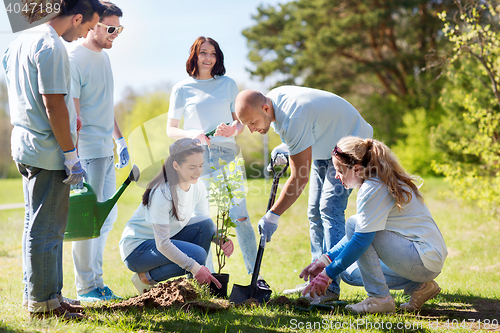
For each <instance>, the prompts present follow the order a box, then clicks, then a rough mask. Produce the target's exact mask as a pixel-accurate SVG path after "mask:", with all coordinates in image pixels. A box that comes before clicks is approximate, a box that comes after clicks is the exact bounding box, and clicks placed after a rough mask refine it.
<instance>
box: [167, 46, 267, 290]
mask: <svg viewBox="0 0 500 333" xmlns="http://www.w3.org/2000/svg"><path fill="white" fill-rule="evenodd" d="M186 71H187V73H188V74H189V78H187V79H185V80H183V81H181V82H178V83H177V84H176V85H175V86H174V87H173V89H172V93H171V95H170V106H169V111H168V123H167V135H168V136H169V137H171V138H173V139H180V138H197V139H199V140H200V141H201V142H202V143H203V150H204V153H203V158H204V161H205V162H204V170H203V178H202V179H203V182H204V183H205V185H206V187H207V190H209V189H210V184H209V182H208V181H207V179H209V178H212V177H216V176H217V174H218V172H219V169H220V165H219V159H222V160H224V161H226V162H228V163H229V162H231V161H232V160H234V159H235V157H236V156H237V155H238V154H239V149H238V147H237V146H236V141H235V137H236V136H237V135H238V134H240V133H241V132H242V131H243V129H244V127H243V125H241V123H240V122H239V121H238V119H237V118H236V116H235V114H234V100H235V98H236V95H237V94H238V91H239V90H238V87H237V86H236V83H235V82H234V80H233V79H231V78H230V77H227V76H226V75H225V73H226V68H225V67H224V54H223V53H222V50H221V49H220V47H219V44H218V43H217V42H216V41H215V40H213V39H212V38H210V37H198V38H197V39H196V40H195V42H194V43H193V45H192V46H191V49H190V55H189V58H188V60H187V62H186ZM183 117H184V127H183V128H182V129H181V128H179V124H180V121H181V119H182V118H183ZM227 124H229V125H227ZM214 129H217V130H216V132H215V135H214V136H211V137H207V136H206V135H205V134H206V133H208V132H210V131H212V130H214ZM212 168H215V170H214V169H212ZM238 168H239V167H238ZM241 190H242V192H243V193H244V188H242V189H241ZM233 200H234V202H233V203H234V204H233V205H232V206H231V208H230V210H229V215H230V217H231V220H232V221H233V222H234V223H235V224H236V228H235V230H236V236H237V238H238V244H239V245H240V248H241V252H242V254H243V261H244V262H245V267H246V269H247V273H248V274H252V272H253V269H254V265H255V259H256V258H257V242H256V239H255V231H254V229H253V227H252V224H251V221H250V216H249V214H248V210H247V204H246V199H245V198H242V199H233ZM207 266H208V267H209V268H210V269H211V270H212V271H213V264H212V258H211V257H209V259H208V260H207ZM257 283H258V284H259V286H260V287H263V288H267V287H268V286H267V284H266V283H265V281H264V280H263V278H262V277H261V276H259V280H258V282H257Z"/></svg>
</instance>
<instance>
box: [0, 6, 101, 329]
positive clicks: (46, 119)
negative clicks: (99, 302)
mask: <svg viewBox="0 0 500 333" xmlns="http://www.w3.org/2000/svg"><path fill="white" fill-rule="evenodd" d="M60 5H61V7H60V9H61V10H60V14H59V15H57V16H56V17H55V18H52V19H51V20H50V21H49V22H48V23H47V24H43V25H41V26H40V27H37V28H34V29H30V31H28V32H26V33H23V34H21V35H20V36H19V37H18V38H17V39H16V40H15V41H14V42H13V43H12V44H10V45H9V47H8V48H7V50H6V51H5V53H4V55H3V58H2V65H3V68H4V69H5V74H6V79H7V88H8V93H9V109H10V118H11V123H12V125H13V126H14V128H13V129H12V136H11V148H12V158H13V159H14V161H15V162H16V165H17V168H18V170H19V172H20V173H21V175H22V176H23V190H24V200H25V220H24V232H23V240H22V241H23V244H22V258H23V274H24V276H23V283H24V286H25V288H24V294H23V299H24V301H23V303H24V304H26V305H27V307H28V311H29V313H30V316H32V317H38V318H46V317H52V316H56V317H61V318H63V319H82V318H84V316H83V315H82V314H81V313H79V312H81V311H82V310H83V308H82V307H79V306H73V305H71V304H69V303H68V302H67V301H66V300H67V299H64V298H63V297H62V294H61V291H62V288H63V269H62V267H63V262H62V250H63V239H64V231H65V230H66V224H67V221H68V210H69V192H70V185H75V184H77V183H79V182H81V180H82V179H83V175H84V171H83V169H82V167H81V164H80V161H79V159H78V156H77V154H76V150H75V145H74V144H75V142H76V114H75V109H74V105H73V101H72V100H71V94H70V85H71V76H70V65H69V59H68V53H67V51H66V48H65V47H64V45H63V43H62V41H61V39H60V38H59V37H62V38H63V39H64V40H65V41H67V42H72V41H74V40H76V39H78V38H80V37H85V36H87V33H88V32H89V31H90V30H91V29H92V28H93V27H94V26H95V24H96V23H97V21H98V18H99V15H98V14H97V12H98V11H100V10H101V8H102V5H101V4H100V3H99V1H97V0H79V1H72V0H64V1H62V2H60ZM37 8H38V10H39V11H38V12H36V11H34V12H32V14H33V15H34V16H38V15H40V16H42V17H43V16H44V14H45V13H46V11H45V8H44V7H43V6H42V5H40V7H38V6H37Z"/></svg>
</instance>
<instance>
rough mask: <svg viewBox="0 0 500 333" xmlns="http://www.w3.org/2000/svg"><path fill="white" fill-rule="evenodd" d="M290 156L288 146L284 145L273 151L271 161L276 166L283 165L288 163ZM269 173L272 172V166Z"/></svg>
mask: <svg viewBox="0 0 500 333" xmlns="http://www.w3.org/2000/svg"><path fill="white" fill-rule="evenodd" d="M289 154H290V152H289V151H288V146H287V145H286V144H285V143H282V144H280V145H278V146H276V147H274V149H273V150H272V151H271V159H272V160H273V161H274V165H283V164H286V163H287V157H288V155H289ZM267 171H269V172H271V171H272V168H271V164H269V165H268V166H267Z"/></svg>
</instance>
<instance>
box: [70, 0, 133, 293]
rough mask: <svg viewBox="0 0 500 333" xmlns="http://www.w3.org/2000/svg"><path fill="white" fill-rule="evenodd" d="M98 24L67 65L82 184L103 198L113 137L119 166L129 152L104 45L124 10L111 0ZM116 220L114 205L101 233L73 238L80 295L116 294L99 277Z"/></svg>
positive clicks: (111, 178)
mask: <svg viewBox="0 0 500 333" xmlns="http://www.w3.org/2000/svg"><path fill="white" fill-rule="evenodd" d="M101 3H102V4H103V5H104V6H105V7H106V10H105V11H104V13H103V14H102V15H101V16H100V18H99V22H98V23H97V24H96V25H95V26H94V29H93V30H92V31H90V32H89V34H88V36H87V38H85V40H84V41H83V43H82V44H81V45H77V46H76V47H75V48H73V49H72V50H71V51H70V53H69V58H70V63H71V78H72V82H71V92H72V95H73V99H74V103H75V107H76V111H77V114H78V115H79V117H80V119H81V129H80V131H79V138H78V154H79V155H80V159H81V161H82V166H83V168H84V170H85V171H86V173H87V175H86V177H85V182H87V183H89V184H90V185H91V186H92V188H93V190H94V191H95V192H96V194H97V200H98V201H106V200H107V199H109V198H110V197H111V196H112V195H113V193H114V192H115V190H116V176H115V165H114V153H113V148H114V144H113V139H115V142H116V146H117V149H116V150H117V154H118V158H119V162H118V163H117V164H116V167H117V168H123V167H125V166H127V164H128V160H129V154H128V149H127V145H126V143H125V139H124V138H123V136H122V134H121V132H120V128H119V127H118V124H117V122H116V119H115V116H114V101H113V73H112V71H111V65H110V62H109V58H108V55H107V54H106V52H104V51H103V49H110V48H111V47H113V43H114V41H115V38H116V37H118V34H119V33H120V32H122V30H123V27H122V26H121V25H120V17H121V16H122V11H121V9H120V8H118V7H117V6H116V5H114V4H113V3H111V2H109V1H101ZM116 218H117V207H116V206H115V207H114V208H113V210H112V211H111V213H110V214H109V216H108V218H107V219H106V221H105V222H104V225H103V226H102V229H101V236H100V237H98V238H94V239H88V240H82V241H76V242H73V263H74V267H75V284H76V291H77V295H78V299H79V300H81V301H87V302H96V301H101V300H109V299H115V298H118V297H117V296H116V295H115V294H114V293H113V291H111V289H110V288H109V287H108V286H106V285H105V284H104V281H103V271H102V266H103V255H104V246H105V244H106V239H107V237H108V234H109V232H110V231H111V229H112V228H113V223H114V222H115V221H116Z"/></svg>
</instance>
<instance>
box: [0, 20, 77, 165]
mask: <svg viewBox="0 0 500 333" xmlns="http://www.w3.org/2000/svg"><path fill="white" fill-rule="evenodd" d="M2 65H3V67H4V69H5V73H6V78H7V88H8V93H9V109H10V119H11V123H12V125H14V128H13V130H12V136H11V149H12V158H13V159H14V161H16V162H20V163H24V164H26V165H30V166H34V167H38V168H42V169H45V170H64V156H63V153H62V150H61V147H60V146H59V144H58V143H57V140H56V138H55V136H54V133H53V132H52V128H51V127H50V123H49V120H48V117H47V111H46V108H45V105H44V104H43V100H42V94H47V95H51V94H63V95H65V96H64V100H65V102H66V107H67V108H68V113H69V120H70V130H71V135H72V139H73V142H76V112H75V105H74V104H73V99H72V97H71V96H70V95H71V94H70V85H71V75H70V64H69V59H68V53H67V51H66V48H65V47H64V45H63V43H62V41H61V40H60V38H59V35H58V34H57V32H56V31H55V30H54V28H52V27H51V26H49V25H47V24H43V25H41V26H39V27H37V28H36V29H35V28H33V29H29V30H28V31H26V32H24V33H23V34H21V35H20V36H19V37H18V38H17V39H16V40H15V41H14V42H12V44H10V45H9V47H8V48H7V50H6V51H5V53H4V55H3V58H2Z"/></svg>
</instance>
